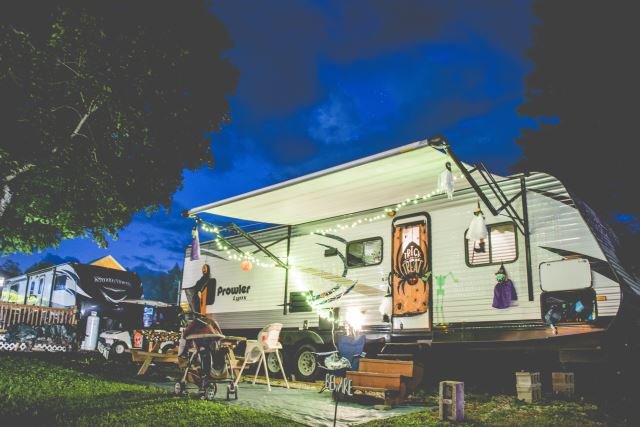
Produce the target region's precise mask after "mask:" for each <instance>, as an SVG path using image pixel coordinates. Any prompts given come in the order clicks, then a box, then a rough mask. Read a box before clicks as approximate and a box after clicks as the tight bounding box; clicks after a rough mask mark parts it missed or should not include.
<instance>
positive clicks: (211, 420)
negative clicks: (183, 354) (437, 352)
mask: <svg viewBox="0 0 640 427" xmlns="http://www.w3.org/2000/svg"><path fill="white" fill-rule="evenodd" d="M137 369H138V366H137V365H135V364H133V363H131V362H128V361H127V360H120V361H106V360H104V359H103V358H102V357H101V356H99V355H97V354H86V353H85V354H82V353H80V354H78V353H76V354H73V353H72V354H65V353H57V354H51V353H31V354H28V353H21V354H11V353H0V425H16V424H17V422H20V423H21V424H23V425H25V426H27V425H28V426H31V425H110V426H111V425H160V426H163V425H198V426H200V425H238V426H255V425H275V426H287V425H298V424H296V423H294V422H292V421H289V420H287V419H285V418H280V417H276V416H273V415H269V414H265V413H261V412H257V411H254V410H251V409H244V408H242V407H239V406H235V405H225V404H221V403H215V402H206V401H202V400H198V399H196V398H195V397H193V398H184V397H181V398H177V397H174V396H173V395H172V394H170V393H168V392H166V391H165V390H162V389H159V388H156V387H153V386H147V385H145V384H138V383H134V382H132V379H135V373H136V371H137ZM178 374H179V373H178V371H177V370H176V368H175V366H172V365H159V366H156V367H153V368H152V369H150V371H149V373H148V375H147V376H145V379H146V380H149V381H166V380H167V379H168V377H171V376H177V375H178ZM218 393H219V394H218V396H221V394H220V390H219V391H218ZM412 400H413V401H414V403H418V404H420V405H424V406H425V407H427V408H434V407H435V408H437V393H436V392H427V393H425V392H420V393H417V394H416V395H414V396H412ZM283 415H286V414H283ZM363 425H365V426H442V425H445V426H446V425H448V426H554V427H555V426H585V427H591V426H631V425H634V424H632V423H629V422H625V421H624V420H619V419H614V418H611V417H610V416H608V415H605V414H604V413H603V412H602V411H601V410H600V408H599V407H598V406H597V405H595V404H593V403H589V402H581V401H577V400H576V401H562V400H544V401H542V402H540V403H536V404H526V403H522V402H518V401H516V400H515V398H514V397H513V396H505V395H489V394H481V393H471V392H470V391H469V390H467V393H466V395H465V421H464V422H463V423H456V424H454V423H446V422H441V421H439V420H438V410H437V409H425V410H422V411H418V412H414V413H411V414H408V415H403V416H399V417H394V418H388V419H386V420H381V421H374V422H370V423H366V424H363ZM635 425H637V424H635Z"/></svg>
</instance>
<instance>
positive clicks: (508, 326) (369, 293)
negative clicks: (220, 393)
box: [181, 137, 640, 379]
mask: <svg viewBox="0 0 640 427" xmlns="http://www.w3.org/2000/svg"><path fill="white" fill-rule="evenodd" d="M207 214H213V215H217V216H219V217H226V218H232V220H231V221H234V219H235V220H242V221H243V222H244V223H248V224H249V227H245V229H243V228H240V227H238V226H237V225H235V224H234V223H233V222H231V223H228V224H227V225H224V226H222V225H221V224H223V222H227V221H228V219H225V218H219V217H214V219H211V218H212V217H208V216H207ZM185 215H187V216H189V217H192V218H193V219H195V220H196V223H197V224H199V226H200V233H201V235H202V236H207V233H210V234H209V236H210V237H211V239H212V240H211V241H208V242H204V243H202V244H200V247H199V257H193V258H198V259H194V260H192V254H191V249H192V248H191V246H189V247H188V248H187V250H186V252H185V262H184V273H183V281H182V287H183V289H184V288H187V287H190V286H192V285H193V284H194V283H195V282H196V281H197V280H198V279H199V278H200V276H201V269H202V265H203V264H209V265H210V267H211V272H212V277H214V278H215V279H216V286H215V289H213V290H211V289H209V290H208V292H212V291H213V292H214V297H213V298H209V300H210V301H213V302H212V303H211V304H209V305H207V308H206V312H207V315H208V316H210V317H212V318H214V319H215V320H216V321H217V322H219V324H220V325H221V326H222V328H223V329H224V330H225V332H228V333H232V334H234V335H242V336H247V337H250V338H253V337H254V336H255V334H257V331H258V330H260V329H261V328H262V327H264V326H265V325H267V324H269V323H274V322H279V323H282V324H283V325H284V328H283V331H282V333H281V341H282V344H283V346H284V349H283V352H284V357H285V359H286V360H288V362H289V364H290V365H291V366H292V367H293V369H294V370H295V375H296V377H297V378H301V379H305V378H312V377H313V376H314V374H315V371H316V369H317V363H316V361H315V358H314V355H313V353H314V352H316V351H319V350H321V349H322V348H324V347H326V346H329V345H330V343H331V342H332V328H335V327H336V324H338V325H342V324H346V325H347V326H348V327H350V328H352V329H356V330H360V331H361V332H362V333H364V334H366V336H367V342H368V344H376V345H378V349H379V351H380V353H381V357H383V356H385V353H386V354H387V355H399V354H405V353H407V352H408V351H414V352H417V351H435V350H437V349H440V348H446V347H447V346H452V345H467V346H470V347H472V348H476V349H477V348H500V349H507V348H529V349H536V350H538V349H540V350H542V349H544V350H545V351H552V352H557V353H558V355H559V356H560V358H561V359H562V360H565V361H571V360H579V359H580V360H581V359H585V358H586V359H589V358H590V357H593V358H594V360H595V359H597V358H598V357H600V356H601V353H605V352H611V353H612V352H614V349H615V348H619V347H623V346H625V345H628V343H629V340H630V339H632V338H631V337H632V336H634V334H635V336H637V332H634V331H637V327H638V323H637V322H638V320H637V319H638V314H637V313H638V307H640V303H639V302H638V300H639V296H640V283H639V282H638V281H637V280H636V278H635V277H632V276H631V275H630V274H629V273H628V272H627V270H625V268H624V267H623V266H622V265H621V261H620V259H619V257H618V254H617V252H616V244H617V243H616V242H617V240H616V237H615V235H614V234H613V233H612V232H611V230H610V229H609V227H608V226H606V225H605V224H604V223H602V222H600V221H599V220H598V218H597V217H596V215H595V214H594V212H593V211H592V210H591V209H590V208H589V207H588V206H587V205H586V204H585V203H583V202H582V201H580V200H578V199H576V198H575V197H573V196H572V195H571V194H570V193H569V191H568V190H567V189H566V188H565V187H564V185H563V184H562V183H561V182H560V181H558V180H557V179H556V178H554V177H552V176H550V175H547V174H544V173H526V174H517V175H512V176H507V177H502V176H498V175H495V174H491V173H489V172H488V171H487V170H486V168H485V167H484V166H483V165H482V164H480V165H476V166H472V165H469V164H466V163H463V162H462V161H460V160H459V159H458V158H457V156H456V155H455V153H454V152H453V151H452V149H451V147H450V146H449V145H448V144H447V142H446V141H445V140H444V139H443V138H440V137H436V138H431V139H429V140H424V141H419V142H416V143H413V144H410V145H406V146H403V147H400V148H397V149H393V150H390V151H386V152H383V153H380V154H377V155H374V156H370V157H366V158H363V159H361V160H357V161H353V162H350V163H347V164H344V165H340V166H337V167H333V168H330V169H327V170H323V171H320V172H317V173H313V174H310V175H307V176H303V177H300V178H296V179H293V180H290V181H286V182H283V183H281V184H277V185H273V186H270V187H266V188H263V189H260V190H257V191H253V192H250V193H247V194H242V195H239V196H236V197H231V198H229V199H225V200H222V201H218V202H214V203H211V204H208V205H205V206H200V207H196V208H193V209H191V210H189V211H188V212H186V213H185ZM264 224H268V225H269V226H265V225H264ZM256 225H258V226H260V229H259V230H255V228H254V230H255V231H252V232H248V231H246V229H248V228H251V227H256ZM478 225H479V226H480V228H481V229H483V227H486V230H484V229H483V231H484V234H483V233H481V235H482V236H483V237H480V238H478V236H477V232H476V231H477V230H476V228H478ZM470 228H471V230H470ZM203 240H206V239H203ZM496 273H500V275H496ZM181 298H182V300H181V301H182V303H183V304H184V303H185V293H184V292H182V297H181ZM380 348H381V349H380ZM408 349H410V350H408ZM273 359H274V360H271V361H268V365H269V369H270V370H271V371H273V372H277V371H278V367H277V361H276V360H275V358H273Z"/></svg>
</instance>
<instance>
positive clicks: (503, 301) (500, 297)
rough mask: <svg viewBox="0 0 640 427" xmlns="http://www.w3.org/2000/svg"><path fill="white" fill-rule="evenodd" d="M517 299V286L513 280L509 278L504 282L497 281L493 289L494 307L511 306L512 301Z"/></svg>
mask: <svg viewBox="0 0 640 427" xmlns="http://www.w3.org/2000/svg"><path fill="white" fill-rule="evenodd" d="M517 299H518V295H517V294H516V288H515V286H513V282H512V281H511V280H509V279H507V280H505V281H504V282H498V283H496V287H495V288H494V289H493V308H509V307H511V301H516V300H517Z"/></svg>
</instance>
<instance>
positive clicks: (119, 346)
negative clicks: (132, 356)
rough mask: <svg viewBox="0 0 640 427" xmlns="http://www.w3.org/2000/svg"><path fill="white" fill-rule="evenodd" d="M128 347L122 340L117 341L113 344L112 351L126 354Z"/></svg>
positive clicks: (117, 354) (116, 354)
mask: <svg viewBox="0 0 640 427" xmlns="http://www.w3.org/2000/svg"><path fill="white" fill-rule="evenodd" d="M126 349H127V346H126V344H125V343H123V342H122V341H116V343H115V344H113V348H112V350H111V351H113V354H114V355H115V356H118V357H119V356H122V355H123V354H124V351H125V350H126Z"/></svg>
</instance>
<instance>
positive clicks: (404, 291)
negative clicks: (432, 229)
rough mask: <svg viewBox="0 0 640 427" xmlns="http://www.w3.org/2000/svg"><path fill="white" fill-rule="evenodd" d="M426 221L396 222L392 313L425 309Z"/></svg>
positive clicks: (427, 276) (427, 304) (426, 271)
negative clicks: (404, 223)
mask: <svg viewBox="0 0 640 427" xmlns="http://www.w3.org/2000/svg"><path fill="white" fill-rule="evenodd" d="M428 241H429V239H428V236H427V225H426V224H425V223H424V222H421V223H417V224H409V225H399V226H396V227H395V228H394V232H393V260H392V262H393V315H394V316H410V315H416V314H422V313H426V312H427V310H428V307H429V276H430V275H431V266H430V260H429V259H428V258H427V257H428V254H429V251H428V246H427V245H428V243H427V242H428Z"/></svg>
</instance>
